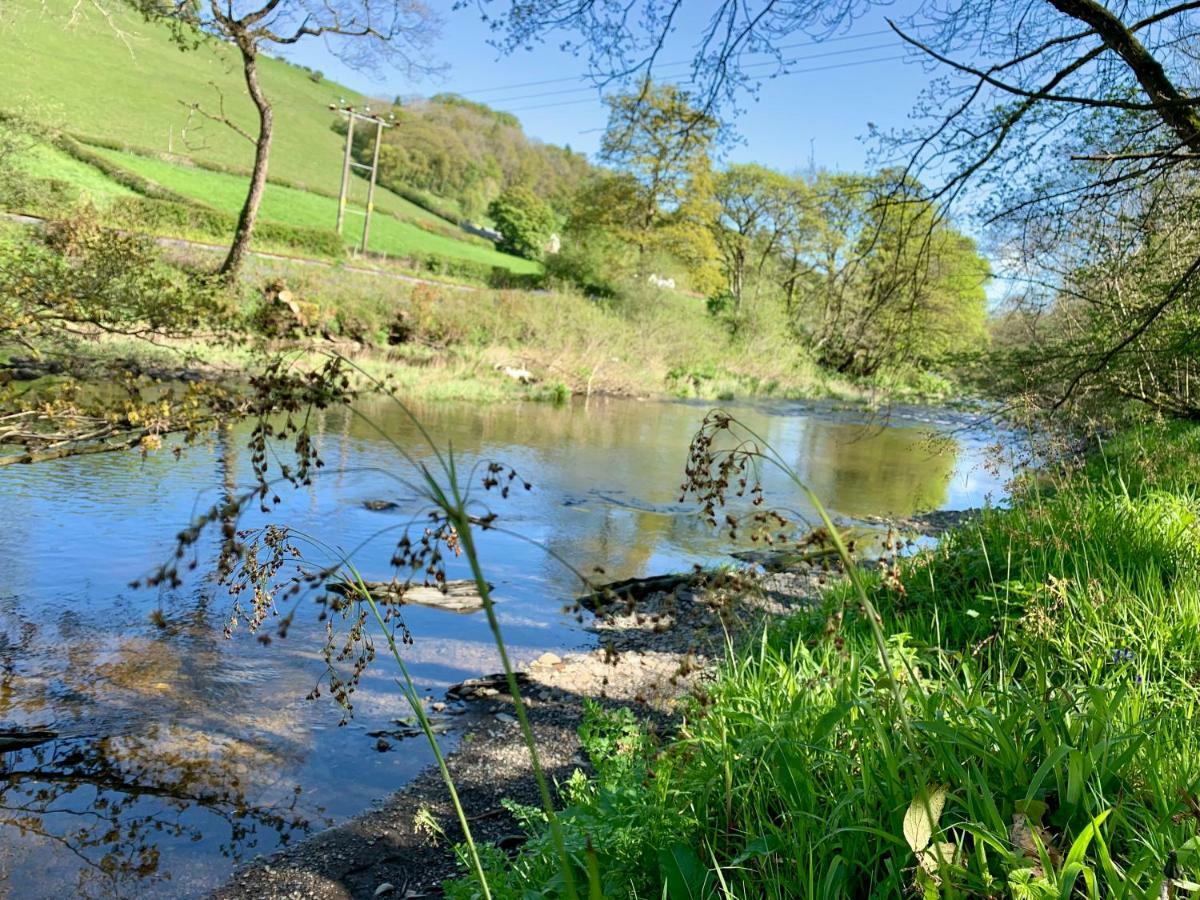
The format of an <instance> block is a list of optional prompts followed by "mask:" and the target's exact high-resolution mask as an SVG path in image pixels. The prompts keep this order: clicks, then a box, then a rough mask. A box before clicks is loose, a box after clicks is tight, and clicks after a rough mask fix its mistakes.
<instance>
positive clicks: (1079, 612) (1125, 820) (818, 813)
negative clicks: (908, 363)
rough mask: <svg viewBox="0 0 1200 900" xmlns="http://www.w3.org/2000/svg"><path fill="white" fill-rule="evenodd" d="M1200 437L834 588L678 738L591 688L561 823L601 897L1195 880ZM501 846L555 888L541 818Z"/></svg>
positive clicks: (1039, 494) (1071, 887)
mask: <svg viewBox="0 0 1200 900" xmlns="http://www.w3.org/2000/svg"><path fill="white" fill-rule="evenodd" d="M1198 449H1200V430H1197V429H1183V428H1177V429H1173V430H1167V431H1161V430H1159V431H1145V432H1141V433H1139V434H1137V435H1134V436H1127V437H1124V438H1122V439H1121V440H1120V441H1119V442H1118V443H1117V445H1115V446H1112V447H1110V448H1108V449H1107V451H1106V453H1105V454H1104V455H1102V456H1100V457H1098V458H1096V459H1095V460H1093V461H1092V462H1091V463H1090V464H1089V465H1088V466H1086V467H1085V468H1084V469H1083V470H1082V471H1080V472H1077V473H1075V474H1073V475H1070V476H1067V477H1063V478H1061V479H1056V480H1054V481H1053V482H1052V483H1046V482H1043V483H1040V484H1038V483H1034V482H1030V484H1029V485H1027V486H1026V488H1025V489H1024V491H1023V492H1022V493H1021V494H1020V495H1019V497H1018V499H1017V501H1016V502H1015V504H1014V507H1013V508H1012V509H1011V510H990V511H987V512H986V513H984V515H983V516H982V517H981V518H980V519H979V520H978V521H977V522H976V523H974V524H972V525H969V526H967V527H965V528H963V529H960V530H959V531H957V532H955V533H953V534H951V535H950V536H948V537H947V538H946V539H945V540H944V541H943V542H942V544H941V545H940V546H939V547H938V548H937V549H936V550H933V551H929V552H926V553H923V554H921V555H919V556H917V557H915V558H913V559H910V560H908V561H906V562H904V563H903V564H902V565H901V566H900V569H899V571H898V573H897V577H896V578H888V579H883V578H879V577H872V578H871V579H870V582H869V584H867V585H865V586H864V587H865V588H866V591H867V598H866V602H864V598H863V596H862V594H861V593H860V591H859V589H858V588H856V587H855V585H853V584H844V585H842V586H839V587H836V588H834V589H832V590H830V591H828V592H827V593H826V594H825V595H824V596H823V597H822V599H821V601H820V603H819V604H818V605H817V606H815V607H814V608H813V609H811V610H810V611H807V612H805V613H802V614H800V615H798V616H796V617H795V618H793V619H791V620H789V621H787V622H785V623H783V624H781V625H779V626H778V627H775V628H773V629H771V630H770V631H769V632H767V633H765V634H763V635H762V637H761V639H760V640H758V641H755V642H754V643H753V644H752V645H751V646H748V647H743V648H741V649H740V650H739V651H737V652H736V653H735V654H734V655H733V656H732V658H731V659H730V661H729V662H728V663H727V664H726V665H725V666H724V667H723V669H722V670H721V672H720V673H719V675H718V677H717V678H716V680H715V681H714V682H713V683H712V685H711V688H710V690H709V691H708V695H707V697H705V698H704V699H703V700H702V701H701V702H698V703H697V704H696V705H695V707H694V708H693V709H692V711H691V713H690V715H688V716H687V718H686V720H685V721H684V723H683V725H682V727H681V728H680V731H679V733H678V734H677V735H676V736H675V737H674V738H672V739H671V740H669V741H667V742H666V743H663V744H658V743H656V742H655V741H653V740H652V739H651V738H650V737H649V736H648V735H646V734H645V733H644V732H642V731H641V729H640V728H639V727H638V725H637V724H636V722H635V721H634V720H633V719H632V718H631V717H629V716H616V715H613V714H608V713H602V712H600V711H599V710H593V712H592V714H591V716H590V721H589V723H588V725H587V726H586V727H585V730H584V738H585V744H586V745H587V747H588V750H589V752H590V755H591V758H592V761H593V763H594V765H595V768H596V774H595V776H594V777H593V778H591V779H582V778H577V779H575V780H574V781H573V782H572V784H571V785H569V786H568V790H567V792H566V797H567V800H568V805H567V807H566V808H565V809H564V810H563V811H562V812H561V820H562V822H563V829H564V831H565V834H566V840H567V841H568V843H569V844H571V843H572V842H573V843H574V845H579V844H581V843H584V842H586V843H588V845H589V846H592V847H594V848H595V852H596V855H597V859H596V870H597V871H598V872H599V873H600V877H601V879H602V885H603V890H604V892H605V894H606V895H607V896H640V897H664V896H666V897H671V898H677V897H679V898H682V897H738V898H741V897H773V898H774V897H778V898H783V897H867V896H872V897H893V896H896V897H899V896H906V895H910V894H914V893H915V894H917V895H922V896H927V897H936V896H946V897H954V896H972V897H1018V898H1020V897H1039V898H1040V897H1071V896H1089V897H1158V896H1186V895H1189V894H1191V893H1193V892H1195V891H1197V890H1200V885H1197V881H1200V878H1198V877H1197V876H1198V874H1200V852H1198V851H1200V838H1198V837H1197V834H1198V833H1200V800H1198V794H1200V729H1198V728H1197V727H1196V722H1197V718H1196V717H1197V714H1198V710H1197V699H1198V698H1200V521H1198V519H1197V516H1198V515H1200V497H1198V496H1197V488H1196V484H1197V473H1198V472H1200V468H1196V465H1195V464H1196V462H1197V458H1198ZM876 614H877V618H876ZM879 634H883V635H884V636H885V638H884V639H885V643H886V647H885V648H884V652H882V653H881V652H880V648H879V646H878V635H879ZM615 736H619V739H618V737H615ZM490 859H491V861H492V871H491V872H490V873H489V876H488V877H489V879H490V880H491V881H492V883H493V893H494V896H497V897H505V896H513V897H516V896H528V895H527V894H524V893H523V892H525V891H534V892H535V893H536V894H537V895H538V896H553V895H554V893H555V892H554V890H553V889H552V884H553V873H552V869H553V865H552V863H553V859H552V857H551V856H550V855H549V854H548V853H547V851H546V846H545V842H544V840H543V839H542V838H540V837H539V836H538V835H537V834H536V830H535V835H534V837H533V839H532V840H531V841H530V843H529V844H528V845H527V846H526V849H525V850H524V851H523V852H522V854H520V855H519V856H518V858H517V859H516V860H515V861H512V862H509V861H506V860H502V859H499V858H497V857H490ZM548 886H551V887H550V888H549V889H548ZM468 893H470V891H469V890H464V889H462V888H461V886H452V889H451V895H453V896H462V895H464V894H468Z"/></svg>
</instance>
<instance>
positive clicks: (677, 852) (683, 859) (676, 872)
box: [658, 843, 712, 900]
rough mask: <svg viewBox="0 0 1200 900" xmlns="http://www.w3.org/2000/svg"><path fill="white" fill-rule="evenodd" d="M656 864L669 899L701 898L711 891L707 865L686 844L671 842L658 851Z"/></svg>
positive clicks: (692, 899) (696, 899)
mask: <svg viewBox="0 0 1200 900" xmlns="http://www.w3.org/2000/svg"><path fill="white" fill-rule="evenodd" d="M658 865H659V867H660V868H661V869H662V873H663V876H664V881H665V882H666V894H667V897H669V898H670V900H701V898H706V897H708V896H709V895H710V894H711V893H712V891H711V889H710V886H709V879H708V875H709V872H708V869H707V867H706V866H705V865H704V863H702V862H701V861H700V857H699V856H697V855H696V851H695V850H693V849H692V848H691V847H689V846H688V845H687V844H683V843H679V844H672V845H671V846H670V847H664V848H663V849H662V850H660V851H658Z"/></svg>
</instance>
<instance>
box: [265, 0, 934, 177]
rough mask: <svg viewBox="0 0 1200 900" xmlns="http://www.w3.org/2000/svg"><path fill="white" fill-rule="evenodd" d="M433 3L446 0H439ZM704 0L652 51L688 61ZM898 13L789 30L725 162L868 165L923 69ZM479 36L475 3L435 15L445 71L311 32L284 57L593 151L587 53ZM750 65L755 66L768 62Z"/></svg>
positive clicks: (917, 88) (597, 113)
mask: <svg viewBox="0 0 1200 900" xmlns="http://www.w3.org/2000/svg"><path fill="white" fill-rule="evenodd" d="M440 5H444V6H445V7H446V8H449V7H450V6H451V5H452V4H451V3H450V2H449V0H440ZM496 5H497V6H501V5H502V4H500V3H497V4H496ZM710 6H711V3H710V2H706V0H693V2H690V3H687V4H685V5H684V13H685V18H684V19H682V20H681V22H680V26H679V28H678V30H677V32H676V34H675V36H674V39H673V43H672V44H671V45H670V46H668V47H667V48H666V50H665V51H664V53H663V54H662V56H661V57H660V58H661V59H663V60H664V61H665V62H667V63H671V62H678V61H682V60H688V59H690V56H691V53H692V41H691V39H690V38H691V36H692V35H694V34H695V33H696V30H697V29H698V28H699V26H700V25H701V24H702V20H701V18H700V16H701V14H702V12H703V11H704V10H705V8H706V7H710ZM905 12H906V9H905V4H904V2H900V3H895V4H891V5H889V6H887V7H886V8H885V9H884V10H883V11H882V12H880V11H879V10H876V11H875V12H873V13H872V14H871V15H869V16H865V17H863V18H861V19H859V20H857V21H855V22H854V23H853V24H852V25H851V26H850V27H849V28H845V29H843V30H841V31H839V32H838V33H836V34H835V35H833V36H832V39H831V40H826V41H824V42H822V43H809V42H808V41H807V40H806V39H805V38H804V37H803V36H797V37H795V38H789V39H788V40H787V43H788V44H789V45H793V44H794V45H798V46H795V47H794V48H792V49H789V50H788V51H787V55H788V57H789V59H790V60H793V61H794V62H793V64H792V65H791V66H790V67H789V68H790V70H791V72H790V73H789V74H785V75H782V76H779V77H777V78H774V79H772V80H769V81H765V82H763V83H762V85H761V89H760V92H759V94H758V96H757V97H746V98H744V101H743V102H742V104H741V106H742V109H741V110H740V112H738V113H737V114H736V116H735V117H734V125H735V128H736V131H737V132H738V134H739V135H740V138H741V141H740V143H738V144H735V145H733V146H732V147H731V148H730V149H729V150H728V151H727V153H726V156H725V161H728V162H750V161H754V162H759V163H763V164H765V165H768V166H771V167H773V168H777V169H780V170H782V171H785V172H793V171H801V170H807V169H808V168H809V166H810V164H812V165H815V166H816V167H817V168H823V169H829V170H832V171H843V172H846V171H861V170H863V169H866V168H868V167H869V165H870V153H869V145H868V144H866V143H864V142H863V140H861V139H862V138H863V137H864V136H866V134H867V132H868V123H874V124H875V125H877V126H879V127H881V128H889V127H902V126H903V125H904V124H905V121H906V118H907V115H908V113H909V111H910V110H911V109H912V107H913V104H914V103H915V101H916V100H917V98H918V95H919V94H920V92H921V90H922V88H923V87H924V86H925V84H926V83H927V81H928V78H929V73H928V72H927V71H926V70H925V68H924V67H923V65H922V64H921V63H920V62H916V61H911V60H906V59H905V58H904V57H905V56H906V54H905V48H904V46H903V45H902V44H901V42H900V40H899V38H897V37H896V36H895V35H894V34H892V33H890V31H888V30H887V23H886V21H885V19H884V14H885V13H886V14H887V15H890V16H892V17H893V18H897V17H899V18H903V15H904V13H905ZM687 14H690V15H691V16H693V18H691V19H688V18H686V15H687ZM490 37H491V32H490V31H489V29H488V27H487V25H486V24H485V23H483V22H482V21H481V19H480V15H479V13H478V11H477V10H475V9H465V10H458V11H447V12H445V13H443V27H442V36H441V38H440V40H439V41H438V42H437V44H436V45H435V46H434V47H433V48H432V54H431V55H432V56H434V57H435V58H437V59H440V60H441V61H442V62H443V63H444V64H445V66H446V69H445V71H444V72H443V73H442V74H441V75H440V76H434V77H429V78H425V79H423V80H421V81H412V80H409V79H407V78H406V77H403V76H401V75H399V74H398V73H395V72H391V73H386V72H385V73H382V77H380V76H372V75H370V74H364V73H362V72H357V71H354V70H352V69H350V68H348V67H346V66H345V65H343V64H342V63H340V62H339V61H338V60H337V59H336V58H335V57H334V56H333V55H332V54H331V53H329V51H328V50H327V49H326V48H325V47H324V46H323V44H322V43H321V42H319V41H309V42H307V43H301V44H298V45H297V46H296V47H295V48H293V49H292V50H291V52H289V53H288V56H289V58H290V59H292V60H293V61H295V62H298V63H302V64H304V65H308V66H311V67H313V68H317V69H320V70H321V71H323V72H324V73H325V75H326V76H327V77H330V78H333V79H335V80H336V81H339V82H341V83H343V84H346V85H348V86H350V87H353V88H355V89H356V90H359V91H361V92H363V93H365V94H368V95H372V96H380V97H388V98H390V97H393V96H396V95H401V96H409V95H417V94H420V95H429V94H433V93H438V92H442V91H447V92H453V93H458V94H462V95H463V96H464V97H467V98H469V99H471V100H477V101H479V102H482V103H487V104H488V105H489V106H492V107H495V108H497V109H501V110H508V111H511V112H513V113H515V114H516V115H517V116H518V117H519V118H520V119H521V122H522V124H523V126H524V128H525V131H526V133H527V134H529V135H531V136H533V137H535V138H539V139H541V140H543V141H546V142H549V143H553V144H559V145H568V144H569V145H570V146H571V148H572V149H574V150H577V151H581V152H584V153H587V154H589V155H590V154H593V153H595V151H596V149H597V147H598V146H599V142H600V136H601V133H602V132H603V129H604V125H605V122H606V119H607V114H606V109H605V107H604V105H603V103H602V102H601V99H600V95H599V92H598V91H597V89H596V88H595V87H594V86H592V85H591V84H590V83H589V82H588V81H587V79H586V78H585V77H584V76H586V73H587V61H586V59H582V58H576V57H573V56H572V55H570V54H568V53H565V52H563V51H562V50H561V49H559V46H558V42H557V40H550V41H547V42H546V43H545V44H543V45H540V46H536V47H534V48H533V49H532V50H520V51H517V52H515V53H513V54H511V55H504V54H502V53H500V52H499V51H497V50H496V49H495V48H493V47H492V46H490V45H489V43H488V41H489V38H490ZM656 71H657V73H658V76H657V77H659V78H661V79H663V80H672V79H678V78H682V77H684V76H685V75H686V72H687V67H686V65H673V66H670V65H668V66H663V67H661V68H660V69H658V70H656ZM756 71H761V72H763V73H764V74H766V73H767V72H769V71H770V68H769V67H768V68H763V69H759V70H756ZM530 82H538V83H537V84H530ZM542 82H549V83H542Z"/></svg>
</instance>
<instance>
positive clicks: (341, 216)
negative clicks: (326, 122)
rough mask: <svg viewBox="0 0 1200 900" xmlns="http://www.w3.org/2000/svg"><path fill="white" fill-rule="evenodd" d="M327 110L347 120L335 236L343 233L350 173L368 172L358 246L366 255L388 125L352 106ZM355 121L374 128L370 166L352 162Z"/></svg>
mask: <svg viewBox="0 0 1200 900" xmlns="http://www.w3.org/2000/svg"><path fill="white" fill-rule="evenodd" d="M329 108H330V109H333V110H337V111H338V112H340V113H341V114H342V115H344V116H345V117H346V153H345V156H344V157H343V158H342V189H341V191H340V192H339V193H338V209H337V233H338V234H341V233H342V225H343V224H344V222H345V219H346V201H347V198H348V196H349V193H350V169H351V167H353V168H356V169H362V170H364V171H367V172H370V173H371V175H370V180H369V181H368V182H367V209H366V212H365V214H364V216H363V230H362V242H361V243H360V244H359V250H360V252H362V253H366V252H367V241H368V239H369V238H370V236H371V213H373V212H374V211H375V181H376V179H377V177H378V175H379V145H380V144H381V143H383V129H385V128H391V127H392V126H391V123H390V122H385V121H384V119H383V117H382V116H373V115H371V111H370V109H367V110H365V111H364V112H359V111H358V110H356V109H355V108H354V107H353V106H336V105H335V104H332V103H331V104H329ZM357 120H362V121H363V122H371V123H373V124H374V125H375V152H374V153H373V154H372V156H371V164H370V165H369V166H368V165H364V164H362V163H357V162H355V161H354V123H355V121H357Z"/></svg>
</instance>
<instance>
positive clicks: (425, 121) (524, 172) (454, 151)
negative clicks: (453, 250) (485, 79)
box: [357, 94, 592, 219]
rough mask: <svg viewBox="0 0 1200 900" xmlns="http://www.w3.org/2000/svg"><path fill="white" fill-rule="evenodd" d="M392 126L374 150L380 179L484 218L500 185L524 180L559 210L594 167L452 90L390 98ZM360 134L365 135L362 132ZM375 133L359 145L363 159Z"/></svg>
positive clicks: (524, 184)
mask: <svg viewBox="0 0 1200 900" xmlns="http://www.w3.org/2000/svg"><path fill="white" fill-rule="evenodd" d="M392 113H393V115H394V116H395V125H394V127H392V128H390V129H388V130H387V131H386V132H384V136H383V145H382V147H381V148H380V154H379V169H380V177H381V179H382V181H383V183H384V184H390V185H393V186H397V187H399V188H401V189H409V190H411V189H413V188H415V189H417V190H420V191H427V192H429V193H432V194H434V195H436V196H438V197H441V198H443V199H444V200H447V201H451V202H452V203H454V204H455V208H456V209H457V210H459V211H460V215H462V216H465V217H467V218H471V219H482V218H483V217H484V216H485V215H486V212H487V207H488V203H490V202H491V201H492V200H494V199H495V198H496V197H497V196H498V195H499V194H500V193H501V192H502V191H505V190H508V189H510V188H513V187H518V186H522V187H527V188H529V189H530V190H532V191H533V192H534V193H535V194H537V195H538V196H539V197H541V198H542V199H544V200H545V201H546V202H547V203H549V204H551V206H553V207H555V208H556V209H557V210H558V212H559V213H563V214H565V213H566V211H567V205H568V200H569V198H570V197H571V196H572V195H573V193H574V191H575V190H576V189H577V188H578V186H579V183H580V182H581V181H582V180H583V179H585V178H586V177H587V176H588V175H589V174H590V173H591V172H592V167H591V165H590V164H589V163H588V161H587V159H586V157H584V156H583V155H582V154H579V153H574V152H572V150H571V148H570V147H558V146H555V145H553V144H544V143H542V142H540V141H537V140H534V139H532V138H530V137H529V136H528V135H526V134H525V132H524V130H523V129H522V128H521V123H520V121H519V120H518V119H517V117H516V116H514V115H512V114H511V113H506V112H500V111H498V110H494V109H491V108H490V107H488V106H485V105H484V104H482V103H475V102H472V101H470V100H467V99H465V98H463V97H460V96H458V95H455V94H437V95H435V96H433V97H430V98H429V99H418V100H406V101H405V102H404V103H403V104H402V105H399V106H394V107H393V108H392ZM365 137H366V136H365V135H364V138H365ZM373 146H374V141H373V140H371V141H368V140H364V141H362V142H361V144H359V146H358V148H357V149H358V153H359V156H360V159H362V160H364V161H366V160H369V158H370V155H371V152H372V148H373Z"/></svg>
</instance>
